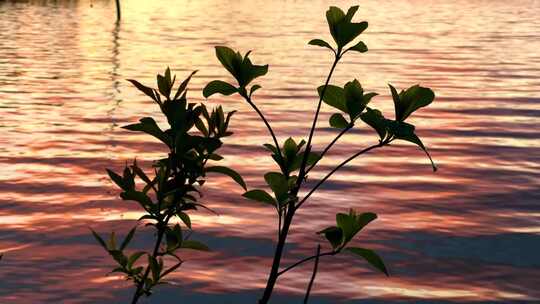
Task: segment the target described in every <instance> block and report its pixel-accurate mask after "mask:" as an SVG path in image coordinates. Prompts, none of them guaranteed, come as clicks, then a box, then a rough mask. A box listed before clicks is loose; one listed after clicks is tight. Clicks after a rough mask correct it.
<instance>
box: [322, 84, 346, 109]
mask: <svg viewBox="0 0 540 304" xmlns="http://www.w3.org/2000/svg"><path fill="white" fill-rule="evenodd" d="M323 90H324V86H320V87H318V88H317V92H318V93H319V97H320V96H321V95H322V91H323ZM322 99H323V101H324V102H325V103H326V104H328V105H329V106H332V107H334V108H336V109H338V110H341V111H343V112H344V113H348V110H347V104H346V102H345V92H344V90H343V89H342V88H340V87H338V86H334V85H328V87H327V88H326V90H324V97H323V98H322Z"/></svg>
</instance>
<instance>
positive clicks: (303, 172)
mask: <svg viewBox="0 0 540 304" xmlns="http://www.w3.org/2000/svg"><path fill="white" fill-rule="evenodd" d="M340 58H341V56H340V54H339V52H338V53H337V54H336V57H335V58H334V63H333V64H332V68H330V73H328V77H326V82H325V83H324V87H323V89H322V91H321V96H320V97H319V103H318V104H317V111H315V117H314V118H313V124H312V125H311V130H310V131H309V137H308V141H307V145H306V150H305V152H304V157H303V158H302V164H301V166H300V171H299V173H298V180H297V182H296V188H297V190H296V192H297V193H298V191H299V190H300V187H301V185H302V182H303V180H304V177H305V175H306V163H307V159H308V155H309V153H310V152H311V140H312V139H313V134H314V133H315V127H316V126H317V120H318V119H319V112H320V111H321V105H322V100H323V97H324V93H326V88H327V87H328V84H329V83H330V79H331V78H332V74H333V73H334V70H335V69H336V66H337V63H338V61H339V59H340Z"/></svg>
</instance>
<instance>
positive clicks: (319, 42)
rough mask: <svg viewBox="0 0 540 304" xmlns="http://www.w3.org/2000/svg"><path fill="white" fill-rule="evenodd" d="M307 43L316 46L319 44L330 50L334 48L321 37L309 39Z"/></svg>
mask: <svg viewBox="0 0 540 304" xmlns="http://www.w3.org/2000/svg"><path fill="white" fill-rule="evenodd" d="M308 44H309V45H316V46H320V47H325V48H328V49H331V50H332V51H333V50H334V48H333V47H332V46H331V45H330V44H329V43H328V42H326V41H324V40H322V39H313V40H311V41H310V42H308Z"/></svg>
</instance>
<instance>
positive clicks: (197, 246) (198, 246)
mask: <svg viewBox="0 0 540 304" xmlns="http://www.w3.org/2000/svg"><path fill="white" fill-rule="evenodd" d="M182 248H186V249H193V250H200V251H210V248H208V246H206V245H205V244H203V243H201V242H199V241H194V240H184V241H183V242H182Z"/></svg>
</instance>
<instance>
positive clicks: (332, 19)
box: [203, 6, 436, 304]
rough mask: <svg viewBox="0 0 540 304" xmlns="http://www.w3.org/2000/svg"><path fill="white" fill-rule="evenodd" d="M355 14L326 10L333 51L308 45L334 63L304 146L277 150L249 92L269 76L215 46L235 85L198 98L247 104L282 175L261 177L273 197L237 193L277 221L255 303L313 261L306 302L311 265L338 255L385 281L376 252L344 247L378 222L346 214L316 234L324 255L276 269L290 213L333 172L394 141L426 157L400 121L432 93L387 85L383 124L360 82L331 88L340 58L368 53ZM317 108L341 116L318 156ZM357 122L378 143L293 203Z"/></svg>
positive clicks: (290, 143)
mask: <svg viewBox="0 0 540 304" xmlns="http://www.w3.org/2000/svg"><path fill="white" fill-rule="evenodd" d="M357 10H358V6H353V7H351V8H349V10H348V11H347V13H344V12H343V11H342V10H341V9H339V8H338V7H333V6H332V7H330V8H329V9H328V11H327V12H326V19H327V21H328V26H329V28H330V34H331V35H332V38H333V39H334V42H335V44H336V45H335V46H331V45H330V43H328V42H326V41H324V40H322V39H314V40H311V41H310V42H309V44H310V45H315V46H320V47H324V48H328V49H329V50H330V51H331V52H332V54H333V63H332V66H331V68H330V72H329V73H328V76H327V78H326V82H325V83H324V85H322V86H320V87H319V88H318V95H319V101H318V104H317V108H316V111H315V117H314V119H313V122H312V126H311V129H310V132H309V135H308V137H307V143H306V141H305V140H301V141H299V142H296V141H295V140H294V139H292V138H288V139H287V140H286V141H285V142H284V143H283V145H281V146H280V144H279V143H278V140H277V137H276V135H275V133H274V131H273V129H272V127H271V126H270V123H269V122H268V120H267V119H266V118H265V116H264V115H263V113H262V112H261V111H260V109H259V108H258V107H257V105H256V104H255V103H254V101H253V94H254V92H255V91H256V90H258V89H260V88H261V86H260V85H258V84H254V85H251V86H249V85H250V83H251V82H252V81H253V80H254V79H256V78H257V77H260V76H263V75H265V74H266V73H267V71H268V65H254V64H253V63H252V62H251V60H250V59H249V55H250V52H248V53H247V54H245V55H244V56H242V55H241V54H240V53H239V52H235V51H233V50H232V49H230V48H228V47H225V46H218V47H216V56H217V58H218V59H219V61H220V62H221V64H222V65H223V66H224V67H225V69H227V71H228V72H229V73H230V74H231V75H232V76H233V77H234V78H235V79H236V81H237V83H236V84H230V83H227V82H224V81H221V80H215V81H212V82H210V83H209V84H208V85H207V86H206V87H205V88H204V90H203V94H204V96H205V97H206V98H208V97H210V96H211V95H213V94H216V93H220V94H223V95H232V94H234V93H238V94H239V95H240V96H241V97H242V98H243V99H245V101H246V102H247V103H248V104H249V105H250V106H251V107H252V108H253V109H254V110H255V111H256V112H257V114H258V115H259V116H260V118H261V120H262V121H263V123H264V124H265V125H266V127H267V129H268V131H269V132H270V135H271V137H272V140H273V144H264V147H265V148H266V149H267V150H269V151H270V153H271V156H272V158H273V159H274V161H275V162H276V164H277V165H278V166H279V171H280V172H268V173H266V174H265V175H264V179H265V181H266V183H267V184H268V186H269V188H270V189H271V190H272V192H273V195H271V194H270V193H268V192H267V191H265V190H263V189H254V190H250V191H247V192H245V193H244V194H243V196H244V197H246V198H248V199H251V200H254V201H258V202H262V203H266V204H269V205H271V206H273V207H274V208H275V209H276V213H277V217H278V229H277V230H278V240H277V245H276V248H275V253H274V259H273V263H272V267H271V270H270V274H269V276H268V281H267V284H266V288H265V290H264V293H263V295H262V297H261V299H260V300H259V303H261V304H264V303H267V302H268V301H269V299H270V297H271V295H272V291H273V289H274V285H275V284H276V280H277V279H278V277H280V276H281V275H283V274H285V273H286V272H288V271H289V270H292V269H294V268H295V267H297V266H298V265H301V264H303V263H305V262H307V261H310V260H314V259H315V260H316V263H315V268H314V272H313V275H312V279H311V281H310V285H309V287H308V288H307V291H308V292H307V293H306V297H305V302H307V301H308V298H309V291H310V290H311V286H312V284H313V280H314V278H315V273H316V271H317V263H318V261H319V258H320V257H323V256H333V255H336V254H339V253H342V252H347V253H350V254H352V256H356V257H359V258H362V259H364V260H366V261H367V262H368V263H369V264H371V265H372V266H374V267H375V268H376V269H378V270H379V271H381V272H383V273H384V274H386V275H388V271H387V269H386V267H385V265H384V263H383V261H382V259H381V258H380V257H379V256H378V255H377V254H376V253H375V252H374V251H372V250H370V249H367V248H362V247H354V246H349V243H350V242H351V241H352V240H353V238H354V237H355V236H356V235H357V234H358V233H359V232H360V231H361V230H362V229H363V228H364V227H365V226H366V225H368V224H369V223H370V222H372V221H373V220H375V219H376V218H377V215H376V214H374V213H369V212H368V213H360V214H358V213H356V212H355V211H354V210H350V211H349V212H348V213H338V214H337V215H336V225H335V226H331V227H327V228H325V229H322V230H321V231H319V232H317V233H318V234H320V235H322V236H324V237H325V238H326V240H327V241H328V243H329V247H330V249H329V250H328V251H325V252H322V253H321V252H320V247H317V253H316V254H315V255H314V256H310V257H307V258H305V259H302V260H300V261H298V262H296V263H294V264H292V265H290V266H288V267H285V268H283V269H281V270H280V268H281V258H282V256H283V249H284V247H285V244H286V242H287V236H288V233H289V229H290V226H291V224H292V222H293V218H294V215H295V213H296V211H297V210H298V209H300V207H302V206H303V205H304V204H305V203H306V202H307V200H308V199H309V197H311V195H312V194H313V193H314V192H315V191H316V190H317V189H319V188H320V187H321V185H322V184H323V183H324V182H325V181H326V180H328V178H330V177H331V176H332V175H333V174H334V173H335V172H336V171H337V170H339V169H340V168H342V167H343V166H344V165H346V164H347V163H349V162H350V161H352V160H353V159H355V158H357V157H358V156H360V155H363V154H365V153H367V152H369V151H371V150H374V149H377V148H382V147H384V146H387V145H389V144H390V143H392V142H393V141H395V140H405V141H409V142H412V143H414V144H416V145H418V146H419V147H420V148H421V149H422V150H423V151H425V153H426V155H428V157H429V154H428V152H427V150H426V147H425V146H424V145H423V143H422V141H421V140H420V139H419V138H418V136H417V135H416V134H415V127H414V125H412V124H410V123H408V122H405V120H406V119H407V118H408V117H409V116H410V115H411V114H412V113H413V112H414V111H416V110H418V109H419V108H421V107H425V106H427V105H429V104H430V103H431V102H432V101H433V99H434V98H435V95H434V93H433V91H432V90H431V89H429V88H424V87H421V86H419V85H415V86H412V87H410V88H408V89H406V90H404V91H401V92H400V93H398V92H397V90H396V89H395V88H394V87H393V86H391V85H389V87H390V91H391V93H392V98H393V101H394V107H395V118H394V119H389V118H386V117H384V116H383V115H382V113H381V111H379V110H376V109H374V108H371V107H368V106H367V105H368V104H369V103H370V101H371V99H372V98H373V97H375V96H376V95H377V94H376V93H366V92H365V91H364V89H363V88H362V86H361V85H360V82H359V81H358V80H356V79H354V80H352V81H350V82H347V83H346V84H345V85H344V86H343V87H340V86H335V85H331V84H330V79H331V77H332V74H333V72H334V70H335V68H336V66H337V64H338V62H339V61H340V59H341V58H342V57H343V56H344V55H345V54H346V53H349V52H355V53H365V52H367V50H368V48H367V46H366V45H365V44H364V42H362V41H358V42H357V43H352V42H353V41H354V40H355V39H356V38H357V37H358V36H359V35H360V34H361V33H362V32H364V30H365V29H366V28H367V27H368V23H367V22H365V21H362V22H358V23H356V22H353V21H352V18H353V16H354V15H355V13H356V11H357ZM351 43H352V44H351ZM349 45H351V46H349ZM322 102H324V103H326V104H328V105H329V106H331V107H333V108H336V109H337V110H339V111H340V112H339V113H335V114H333V115H332V116H331V117H330V120H329V124H330V126H331V127H333V128H336V129H338V130H339V133H338V134H337V136H336V137H335V138H334V139H333V140H332V141H331V142H330V143H329V144H328V145H327V146H326V147H325V148H324V149H323V150H322V151H321V152H319V153H316V152H313V151H312V144H311V143H312V140H313V136H314V133H315V128H316V124H317V121H318V118H319V113H320V109H321V105H322ZM358 120H361V121H363V122H364V123H365V124H367V125H369V126H370V127H372V128H373V129H374V130H375V131H376V133H377V134H378V136H379V140H378V143H376V144H374V145H371V146H369V147H367V148H365V149H363V150H360V151H357V152H355V153H353V154H352V156H350V157H349V158H347V159H346V160H345V161H343V162H342V163H340V164H338V165H337V166H336V167H335V168H334V169H332V170H331V171H330V172H329V173H328V174H326V176H324V177H323V178H322V179H321V180H320V181H318V182H317V183H316V184H315V186H314V187H313V188H312V189H310V190H309V191H308V192H307V194H305V195H304V196H303V197H302V198H299V196H298V193H299V191H300V190H301V189H302V186H303V185H304V183H305V181H306V178H307V174H308V173H309V172H310V171H311V170H312V169H314V168H315V166H316V164H317V163H318V161H319V160H320V159H321V158H322V157H324V156H325V155H326V153H327V152H328V151H329V150H330V148H331V147H332V146H333V145H334V144H335V143H336V142H337V141H338V140H339V138H340V137H341V136H343V135H344V134H345V133H347V132H348V131H349V130H351V129H352V128H353V127H355V126H356V123H357V121H358ZM429 159H430V161H431V157H429ZM431 164H432V166H433V170H436V167H435V165H434V164H433V162H432V161H431Z"/></svg>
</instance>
